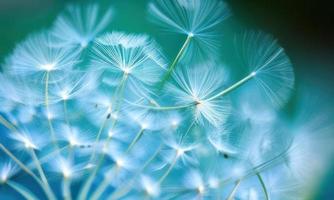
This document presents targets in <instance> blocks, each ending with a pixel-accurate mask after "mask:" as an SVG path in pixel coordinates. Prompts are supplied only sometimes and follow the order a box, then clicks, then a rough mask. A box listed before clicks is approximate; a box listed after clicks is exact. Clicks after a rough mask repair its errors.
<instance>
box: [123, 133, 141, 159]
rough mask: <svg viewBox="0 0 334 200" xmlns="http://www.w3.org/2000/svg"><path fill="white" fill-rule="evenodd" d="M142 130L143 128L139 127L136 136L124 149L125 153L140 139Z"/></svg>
mask: <svg viewBox="0 0 334 200" xmlns="http://www.w3.org/2000/svg"><path fill="white" fill-rule="evenodd" d="M144 130H145V129H140V130H139V131H138V133H137V134H136V136H135V137H134V138H133V140H132V142H131V143H130V145H129V146H128V148H127V149H126V151H125V154H127V153H129V152H130V151H131V149H132V148H133V147H134V146H135V144H137V142H138V141H139V140H140V138H141V136H143V133H144Z"/></svg>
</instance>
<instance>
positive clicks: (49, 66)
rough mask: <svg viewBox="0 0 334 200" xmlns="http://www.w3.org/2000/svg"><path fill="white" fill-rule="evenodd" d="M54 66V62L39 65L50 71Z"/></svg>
mask: <svg viewBox="0 0 334 200" xmlns="http://www.w3.org/2000/svg"><path fill="white" fill-rule="evenodd" d="M55 67H56V64H55V63H47V64H44V65H41V68H42V69H44V70H45V71H48V72H49V71H52V70H54V69H55Z"/></svg>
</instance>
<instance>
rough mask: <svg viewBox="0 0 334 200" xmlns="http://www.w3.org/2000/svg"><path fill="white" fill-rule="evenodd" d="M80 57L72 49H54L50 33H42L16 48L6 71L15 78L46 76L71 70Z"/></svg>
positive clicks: (32, 36) (29, 38)
mask: <svg viewBox="0 0 334 200" xmlns="http://www.w3.org/2000/svg"><path fill="white" fill-rule="evenodd" d="M78 55H79V54H78V53H77V52H76V51H73V49H71V48H68V47H63V48H58V47H54V46H53V38H52V36H51V35H50V34H49V33H48V32H40V33H37V34H33V35H31V36H29V37H28V38H27V39H26V40H25V41H23V42H22V43H20V44H19V45H18V46H17V47H16V48H15V50H14V52H13V54H12V55H11V56H10V57H9V59H8V61H9V62H10V63H8V66H9V67H8V69H6V70H8V71H9V72H10V73H11V74H13V75H15V76H29V75H42V76H44V75H45V74H46V73H52V74H53V73H55V72H57V71H58V72H59V71H61V70H70V69H71V68H72V67H73V66H74V65H75V64H76V63H77V62H78ZM41 78H42V77H39V80H41ZM58 78H59V77H58Z"/></svg>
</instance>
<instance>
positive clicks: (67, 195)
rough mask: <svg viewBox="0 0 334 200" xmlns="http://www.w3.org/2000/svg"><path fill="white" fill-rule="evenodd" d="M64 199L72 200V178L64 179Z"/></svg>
mask: <svg viewBox="0 0 334 200" xmlns="http://www.w3.org/2000/svg"><path fill="white" fill-rule="evenodd" d="M62 190H63V197H64V199H65V200H71V199H72V195H71V179H70V178H64V179H63V188H62Z"/></svg>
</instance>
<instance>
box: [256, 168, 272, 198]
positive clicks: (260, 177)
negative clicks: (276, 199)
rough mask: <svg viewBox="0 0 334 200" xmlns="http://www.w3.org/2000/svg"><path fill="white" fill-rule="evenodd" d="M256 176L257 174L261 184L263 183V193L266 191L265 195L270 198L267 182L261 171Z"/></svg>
mask: <svg viewBox="0 0 334 200" xmlns="http://www.w3.org/2000/svg"><path fill="white" fill-rule="evenodd" d="M256 176H257V178H258V179H259V181H260V184H261V187H262V189H263V193H264V196H265V197H266V200H269V194H268V190H267V187H266V184H265V183H264V181H263V178H262V176H261V174H260V172H257V173H256Z"/></svg>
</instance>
